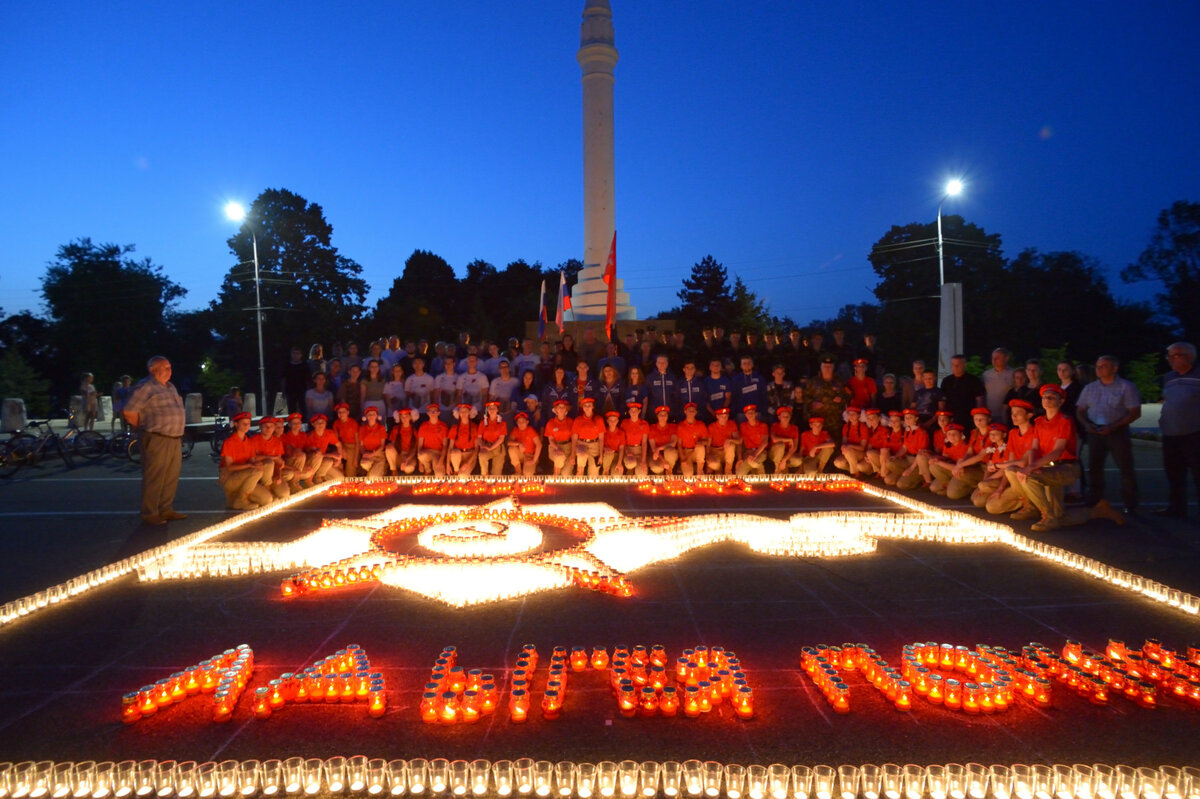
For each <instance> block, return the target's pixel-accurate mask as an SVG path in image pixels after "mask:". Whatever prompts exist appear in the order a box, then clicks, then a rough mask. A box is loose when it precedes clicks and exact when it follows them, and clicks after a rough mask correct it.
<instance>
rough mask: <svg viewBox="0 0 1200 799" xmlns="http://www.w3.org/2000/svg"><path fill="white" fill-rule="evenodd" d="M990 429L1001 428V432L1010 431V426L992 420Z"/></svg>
mask: <svg viewBox="0 0 1200 799" xmlns="http://www.w3.org/2000/svg"><path fill="white" fill-rule="evenodd" d="M988 430H999V431H1000V432H1001V433H1007V432H1008V428H1007V427H1005V426H1004V425H1002V424H1000V423H999V422H992V423H991V424H989V425H988Z"/></svg>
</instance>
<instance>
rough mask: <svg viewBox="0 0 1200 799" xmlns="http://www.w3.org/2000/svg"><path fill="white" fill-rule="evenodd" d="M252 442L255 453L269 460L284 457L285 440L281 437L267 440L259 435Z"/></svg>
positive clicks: (272, 437)
mask: <svg viewBox="0 0 1200 799" xmlns="http://www.w3.org/2000/svg"><path fill="white" fill-rule="evenodd" d="M250 440H251V441H252V442H254V451H255V452H256V453H258V454H259V455H266V456H267V457H268V458H282V457H283V440H282V439H281V438H280V437H279V436H271V437H270V438H266V437H264V436H261V435H258V436H255V437H254V438H252V439H250Z"/></svg>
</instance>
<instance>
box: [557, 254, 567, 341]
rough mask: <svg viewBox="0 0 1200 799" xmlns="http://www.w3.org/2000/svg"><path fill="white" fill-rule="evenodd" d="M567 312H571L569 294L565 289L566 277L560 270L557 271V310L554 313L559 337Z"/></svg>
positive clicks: (563, 327)
mask: <svg viewBox="0 0 1200 799" xmlns="http://www.w3.org/2000/svg"><path fill="white" fill-rule="evenodd" d="M569 310H571V292H570V290H569V289H568V288H567V275H566V273H565V272H563V271H562V270H561V269H560V270H558V309H557V310H556V311H555V313H554V324H556V325H558V334H559V335H560V336H561V335H562V334H563V330H564V329H565V327H566V326H565V322H566V319H565V318H564V313H565V312H566V311H569Z"/></svg>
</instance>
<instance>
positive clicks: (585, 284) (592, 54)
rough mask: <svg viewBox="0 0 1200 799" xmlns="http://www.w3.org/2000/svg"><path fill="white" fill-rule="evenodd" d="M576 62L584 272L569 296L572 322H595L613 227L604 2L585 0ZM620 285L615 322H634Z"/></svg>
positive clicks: (608, 12) (611, 53)
mask: <svg viewBox="0 0 1200 799" xmlns="http://www.w3.org/2000/svg"><path fill="white" fill-rule="evenodd" d="M576 58H577V59H578V60H579V68H580V69H581V70H582V71H583V270H582V271H581V272H580V273H579V282H578V283H577V284H576V285H575V289H574V291H573V292H572V294H571V305H572V308H573V310H574V312H575V318H577V319H581V320H594V319H604V317H605V309H606V307H607V300H608V286H607V285H606V284H605V283H604V277H603V276H604V265H605V264H606V263H607V261H608V250H609V246H610V245H611V244H612V237H613V231H614V230H615V229H616V205H615V202H614V187H613V173H614V160H615V159H614V156H613V67H615V66H616V65H617V48H616V45H615V43H614V40H613V25H612V8H611V7H610V6H609V3H608V0H584V6H583V24H582V25H580V27H579V52H578V53H577V54H576ZM618 265H619V264H618ZM622 284H623V281H621V280H618V281H617V318H618V319H635V318H636V311H635V309H634V308H633V307H632V306H631V305H630V304H629V294H628V293H627V292H625V291H623V290H622Z"/></svg>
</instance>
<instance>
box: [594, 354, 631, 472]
mask: <svg viewBox="0 0 1200 799" xmlns="http://www.w3.org/2000/svg"><path fill="white" fill-rule="evenodd" d="M605 368H606V369H610V368H612V367H607V366H606V367H605ZM620 424H621V414H620V413H619V412H618V411H605V412H604V449H603V454H602V455H601V457H600V474H605V475H608V474H617V475H620V474H624V473H625V469H624V460H625V431H624V430H622V429H621V427H620Z"/></svg>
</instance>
